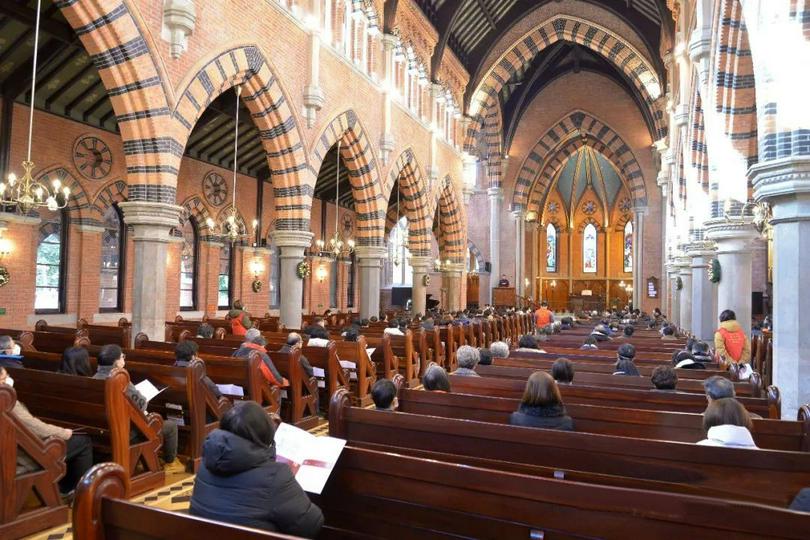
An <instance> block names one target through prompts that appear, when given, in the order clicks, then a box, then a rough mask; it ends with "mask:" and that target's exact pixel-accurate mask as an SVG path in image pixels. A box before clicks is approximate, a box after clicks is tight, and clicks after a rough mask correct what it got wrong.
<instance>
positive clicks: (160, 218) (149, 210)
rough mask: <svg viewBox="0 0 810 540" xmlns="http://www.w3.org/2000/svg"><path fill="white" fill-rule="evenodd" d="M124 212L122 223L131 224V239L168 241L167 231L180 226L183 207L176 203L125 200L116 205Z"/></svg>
mask: <svg viewBox="0 0 810 540" xmlns="http://www.w3.org/2000/svg"><path fill="white" fill-rule="evenodd" d="M118 206H119V207H120V208H121V211H122V212H123V213H124V223H126V224H127V225H131V226H132V230H133V235H132V236H133V240H134V241H136V242H139V241H152V242H164V243H165V242H168V241H169V231H171V229H172V228H174V227H179V226H180V215H181V214H182V212H183V211H184V210H183V207H182V206H178V205H176V204H168V203H158V202H148V201H127V202H122V203H119V205H118Z"/></svg>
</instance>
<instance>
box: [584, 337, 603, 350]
mask: <svg viewBox="0 0 810 540" xmlns="http://www.w3.org/2000/svg"><path fill="white" fill-rule="evenodd" d="M597 349H599V346H598V345H597V344H596V338H595V337H593V336H592V335H591V336H588V337H586V338H585V341H584V342H582V347H580V348H579V350H581V351H589V350H597Z"/></svg>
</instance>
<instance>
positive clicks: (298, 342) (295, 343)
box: [278, 332, 315, 377]
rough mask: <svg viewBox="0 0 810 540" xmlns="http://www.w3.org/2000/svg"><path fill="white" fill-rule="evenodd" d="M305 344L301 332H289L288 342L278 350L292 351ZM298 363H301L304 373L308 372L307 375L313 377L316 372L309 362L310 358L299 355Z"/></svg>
mask: <svg viewBox="0 0 810 540" xmlns="http://www.w3.org/2000/svg"><path fill="white" fill-rule="evenodd" d="M303 346H304V340H303V339H302V338H301V334H298V333H297V332H290V333H289V334H287V342H286V343H285V344H284V345H282V346H281V348H280V349H279V350H278V352H292V351H294V350H295V349H300V348H302V347H303ZM298 363H299V364H301V369H303V370H304V373H306V374H307V377H312V375H313V374H314V373H315V372H314V371H313V369H312V365H311V364H310V363H309V360H308V359H307V357H306V356H304V355H303V354H302V355H301V356H300V357H299V360H298Z"/></svg>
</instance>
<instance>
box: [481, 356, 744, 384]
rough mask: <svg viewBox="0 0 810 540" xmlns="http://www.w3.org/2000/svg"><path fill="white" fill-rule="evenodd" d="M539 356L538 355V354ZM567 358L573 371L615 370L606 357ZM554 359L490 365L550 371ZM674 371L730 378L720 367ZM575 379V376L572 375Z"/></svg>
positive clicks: (644, 371) (648, 371)
mask: <svg viewBox="0 0 810 540" xmlns="http://www.w3.org/2000/svg"><path fill="white" fill-rule="evenodd" d="M538 356H539V355H538ZM565 358H567V359H568V360H570V361H571V364H572V365H573V367H574V372H575V373H580V372H586V373H607V374H609V375H610V374H612V373H613V372H614V371H616V363H615V362H611V361H609V360H608V359H604V360H602V359H590V358H579V359H573V358H571V357H570V356H566V357H565ZM555 361H556V359H551V358H546V357H545V355H543V357H542V358H529V357H526V356H519V357H510V358H493V360H492V365H493V366H505V367H522V368H533V369H540V370H543V371H550V370H551V366H552V365H553V364H554V362H555ZM660 365H671V364H668V363H661V364H660ZM636 367H637V368H638V371H639V373H641V375H642V376H643V377H650V376H651V375H652V372H653V370H654V369H655V368H656V367H658V366H653V365H648V364H636ZM675 373H677V374H678V379H679V380H680V379H698V380H704V379H708V378H709V377H714V376H720V377H724V378H727V379H730V378H731V373H730V372H728V371H726V370H721V369H682V368H681V369H676V370H675ZM574 379H575V380H576V376H575V377H574Z"/></svg>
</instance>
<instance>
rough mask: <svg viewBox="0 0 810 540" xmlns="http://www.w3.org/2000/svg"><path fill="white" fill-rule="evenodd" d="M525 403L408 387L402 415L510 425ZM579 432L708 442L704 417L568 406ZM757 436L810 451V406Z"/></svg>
mask: <svg viewBox="0 0 810 540" xmlns="http://www.w3.org/2000/svg"><path fill="white" fill-rule="evenodd" d="M519 405H520V400H519V399H514V398H499V397H489V396H476V395H472V394H455V393H451V394H446V393H442V392H426V391H421V390H411V389H406V388H403V389H401V390H400V391H399V408H398V409H397V410H399V411H401V412H409V413H414V414H423V415H430V416H442V417H445V418H458V419H463V420H477V421H480V422H494V423H497V424H508V423H509V415H510V414H511V413H512V412H514V411H516V410H517V408H518V406H519ZM565 408H566V410H567V412H568V415H569V416H571V418H573V420H574V427H575V429H576V431H577V432H583V433H597V434H601V435H618V436H620V437H635V438H639V439H658V440H667V441H678V442H696V441H699V440H701V439H703V438H705V434H704V431H703V415H702V414H698V413H682V412H670V411H664V410H649V409H647V410H645V409H630V408H618V407H606V406H604V405H583V404H580V403H566V404H565ZM753 422H754V430H753V432H752V433H753V436H754V440H755V441H756V443H757V446H759V447H760V448H767V449H770V450H788V451H792V452H810V407H808V406H807V405H805V406H803V407H801V409H800V410H799V418H798V421H789V420H771V419H761V418H754V419H753Z"/></svg>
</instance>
